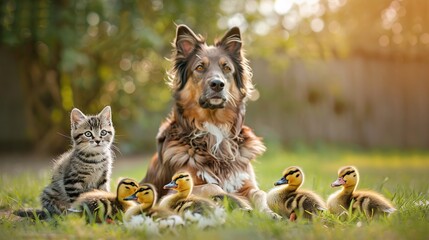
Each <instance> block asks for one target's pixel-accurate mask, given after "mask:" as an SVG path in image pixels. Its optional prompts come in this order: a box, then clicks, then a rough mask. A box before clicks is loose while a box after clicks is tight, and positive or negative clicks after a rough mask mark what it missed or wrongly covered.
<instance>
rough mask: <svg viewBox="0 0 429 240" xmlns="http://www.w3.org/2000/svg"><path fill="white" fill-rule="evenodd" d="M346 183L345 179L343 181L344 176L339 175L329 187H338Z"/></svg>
mask: <svg viewBox="0 0 429 240" xmlns="http://www.w3.org/2000/svg"><path fill="white" fill-rule="evenodd" d="M344 184H346V181H344V178H342V177H340V178H338V179H337V180H336V181H335V182H333V183H331V187H339V186H342V185H344Z"/></svg>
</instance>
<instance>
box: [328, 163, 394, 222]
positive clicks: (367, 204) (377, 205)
mask: <svg viewBox="0 0 429 240" xmlns="http://www.w3.org/2000/svg"><path fill="white" fill-rule="evenodd" d="M358 183H359V172H358V170H357V168H356V167H353V166H347V167H342V168H340V169H339V170H338V179H337V180H336V181H335V182H333V183H332V184H331V187H339V186H342V189H341V190H339V191H337V192H335V193H333V194H331V195H330V196H329V198H328V210H329V211H330V212H331V213H334V214H337V215H341V214H343V213H346V212H347V211H348V209H349V208H350V207H351V208H352V210H353V211H355V210H358V211H361V212H363V213H364V214H365V215H366V216H367V217H373V216H375V215H382V214H387V215H389V214H391V213H393V212H394V211H396V209H395V208H394V207H393V205H392V203H391V202H390V201H389V200H387V199H386V198H385V197H384V196H383V195H381V194H379V193H377V192H374V191H370V190H360V191H356V187H357V185H358Z"/></svg>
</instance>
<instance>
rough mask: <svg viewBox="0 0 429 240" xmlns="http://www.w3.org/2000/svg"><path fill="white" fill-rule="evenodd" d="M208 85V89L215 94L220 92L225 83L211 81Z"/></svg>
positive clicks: (217, 80)
mask: <svg viewBox="0 0 429 240" xmlns="http://www.w3.org/2000/svg"><path fill="white" fill-rule="evenodd" d="M209 84H210V88H211V89H212V90H213V91H216V92H220V91H222V90H223V87H225V83H224V82H223V81H221V80H219V79H213V80H211V81H210V83H209Z"/></svg>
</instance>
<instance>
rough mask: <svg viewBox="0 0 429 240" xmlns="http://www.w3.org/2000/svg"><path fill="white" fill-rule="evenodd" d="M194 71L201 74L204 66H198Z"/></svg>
mask: <svg viewBox="0 0 429 240" xmlns="http://www.w3.org/2000/svg"><path fill="white" fill-rule="evenodd" d="M195 70H197V71H198V72H201V71H203V70H204V66H203V65H201V64H200V65H198V66H197V67H196V68H195Z"/></svg>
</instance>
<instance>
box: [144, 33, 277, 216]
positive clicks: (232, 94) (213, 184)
mask: <svg viewBox="0 0 429 240" xmlns="http://www.w3.org/2000/svg"><path fill="white" fill-rule="evenodd" d="M172 61H173V64H174V66H173V68H172V70H171V71H170V79H169V80H170V81H169V83H170V86H171V88H172V90H173V97H174V100H175V105H174V107H173V109H172V112H171V114H170V116H169V117H168V118H167V120H166V121H165V122H164V123H163V124H162V125H161V127H160V129H159V133H158V136H157V141H158V142H157V144H158V152H157V154H156V155H155V156H154V158H153V159H152V161H151V162H150V165H149V168H148V171H147V174H146V177H145V178H144V179H143V180H142V181H141V182H142V183H143V182H148V183H152V184H154V185H155V186H156V187H157V189H158V191H159V196H163V195H165V194H166V193H167V192H166V190H163V186H164V185H165V184H166V183H168V182H170V181H171V177H172V176H173V174H174V173H176V172H178V171H187V172H189V173H191V175H192V176H193V180H194V183H195V187H194V193H195V194H199V195H203V196H210V195H216V194H220V193H225V192H228V193H234V194H236V195H238V196H242V197H245V198H246V199H248V200H250V202H252V203H253V205H254V207H255V208H256V209H258V210H259V211H262V212H266V213H268V214H271V215H272V216H276V215H275V214H274V213H273V212H272V211H271V210H270V209H269V208H268V206H267V204H266V193H265V192H264V191H262V190H260V189H259V188H258V185H257V182H256V179H255V174H254V171H253V167H252V165H251V161H252V160H254V159H255V158H256V157H257V156H259V155H261V154H262V153H263V152H264V151H265V146H264V144H263V143H262V141H261V139H260V138H259V137H257V136H255V134H254V133H253V132H252V130H251V129H250V128H248V127H247V126H245V125H243V121H244V114H245V103H246V100H247V98H248V97H249V95H250V94H251V92H252V90H253V84H252V81H251V77H252V76H251V69H250V67H249V65H248V61H247V59H246V58H245V56H244V54H243V50H242V40H241V34H240V30H239V28H237V27H234V28H232V29H230V30H229V31H228V32H227V33H225V35H224V36H223V38H222V39H221V40H219V41H215V44H214V45H207V44H206V42H205V40H204V39H203V37H202V36H201V35H196V34H195V33H194V32H193V31H192V30H191V29H190V28H188V27H187V26H185V25H179V26H178V27H177V33H176V39H175V41H174V51H173V56H172Z"/></svg>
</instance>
